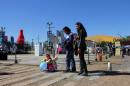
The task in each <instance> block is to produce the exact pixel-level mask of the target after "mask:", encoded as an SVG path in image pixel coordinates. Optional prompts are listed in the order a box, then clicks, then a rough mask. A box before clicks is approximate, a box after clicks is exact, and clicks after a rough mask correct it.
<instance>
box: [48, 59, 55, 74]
mask: <svg viewBox="0 0 130 86" xmlns="http://www.w3.org/2000/svg"><path fill="white" fill-rule="evenodd" d="M47 70H48V72H54V71H56V70H57V64H56V62H55V61H54V60H52V61H51V63H50V64H47Z"/></svg>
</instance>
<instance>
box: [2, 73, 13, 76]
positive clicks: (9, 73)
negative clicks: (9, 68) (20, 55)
mask: <svg viewBox="0 0 130 86" xmlns="http://www.w3.org/2000/svg"><path fill="white" fill-rule="evenodd" d="M12 74H15V73H8V72H0V76H1V75H12Z"/></svg>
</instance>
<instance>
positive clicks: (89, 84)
mask: <svg viewBox="0 0 130 86" xmlns="http://www.w3.org/2000/svg"><path fill="white" fill-rule="evenodd" d="M58 57H59V59H58V61H57V63H58V71H57V72H53V73H47V72H41V71H40V70H39V66H38V65H39V63H40V59H41V58H43V56H34V55H33V54H28V55H27V54H23V55H17V59H18V64H14V55H9V58H8V60H7V61H0V86H116V85H118V86H129V84H130V64H129V63H130V57H129V56H126V57H125V58H124V59H122V58H121V57H120V56H115V57H111V58H109V59H107V60H106V59H104V61H103V62H95V55H90V63H91V64H89V65H88V70H89V76H79V75H77V74H78V73H64V72H63V70H65V55H58ZM75 59H76V67H77V71H79V59H78V57H75ZM85 59H86V62H88V59H87V55H85ZM108 61H111V63H112V71H109V70H107V63H108ZM119 82H120V83H119Z"/></svg>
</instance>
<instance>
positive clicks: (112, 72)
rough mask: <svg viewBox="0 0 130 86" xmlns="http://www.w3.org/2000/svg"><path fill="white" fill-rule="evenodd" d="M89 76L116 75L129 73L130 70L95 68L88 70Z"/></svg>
mask: <svg viewBox="0 0 130 86" xmlns="http://www.w3.org/2000/svg"><path fill="white" fill-rule="evenodd" d="M89 73H90V75H91V76H99V75H100V76H117V75H130V72H121V71H104V70H95V71H89Z"/></svg>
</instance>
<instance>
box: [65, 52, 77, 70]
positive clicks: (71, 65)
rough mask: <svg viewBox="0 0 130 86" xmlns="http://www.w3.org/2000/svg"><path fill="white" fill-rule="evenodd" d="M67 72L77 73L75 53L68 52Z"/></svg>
mask: <svg viewBox="0 0 130 86" xmlns="http://www.w3.org/2000/svg"><path fill="white" fill-rule="evenodd" d="M66 54H67V55H66V70H71V71H76V66H75V60H74V51H66Z"/></svg>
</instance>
